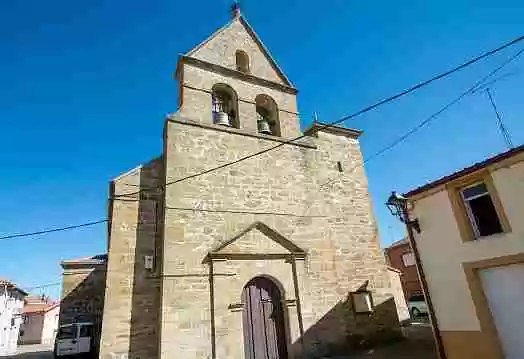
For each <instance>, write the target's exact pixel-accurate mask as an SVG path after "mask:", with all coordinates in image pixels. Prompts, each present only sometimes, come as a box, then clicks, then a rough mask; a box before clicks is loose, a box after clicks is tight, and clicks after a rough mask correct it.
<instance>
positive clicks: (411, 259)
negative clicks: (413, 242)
mask: <svg viewBox="0 0 524 359" xmlns="http://www.w3.org/2000/svg"><path fill="white" fill-rule="evenodd" d="M402 263H404V267H411V266H414V265H415V255H414V254H413V252H406V253H404V254H402Z"/></svg>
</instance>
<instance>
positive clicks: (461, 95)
mask: <svg viewBox="0 0 524 359" xmlns="http://www.w3.org/2000/svg"><path fill="white" fill-rule="evenodd" d="M523 52H524V48H523V49H521V50H519V51H518V52H517V53H516V54H514V55H513V56H511V57H510V58H509V59H507V60H506V61H504V62H503V63H502V64H501V65H499V66H497V67H496V68H495V69H494V70H493V71H491V72H489V73H488V74H487V75H486V76H484V77H482V78H481V79H480V80H478V81H477V82H475V83H474V84H473V86H471V87H470V88H468V89H467V90H466V91H464V92H462V93H461V94H460V95H459V96H458V97H456V98H455V99H453V100H452V101H450V102H448V103H447V104H446V105H444V107H442V108H441V109H440V110H438V111H437V112H435V113H433V114H432V115H431V116H429V117H428V118H426V119H425V120H424V121H422V122H420V123H419V124H417V125H416V126H415V127H414V128H412V129H411V130H409V131H407V132H406V133H404V134H403V135H402V136H400V137H399V138H397V139H396V140H395V141H393V142H392V143H390V144H389V145H387V146H386V147H384V148H382V149H381V150H379V151H377V152H375V153H374V154H373V155H371V156H370V157H369V158H368V159H367V161H368V162H369V161H371V160H372V159H374V158H375V157H377V156H380V155H381V154H382V153H384V152H387V151H389V150H390V149H392V148H393V147H395V146H396V145H398V144H399V143H401V142H403V141H405V140H406V139H407V138H408V137H409V136H411V135H413V134H414V133H415V132H417V131H418V130H420V129H421V128H422V127H424V126H426V125H427V124H428V123H430V122H431V121H433V120H434V119H435V118H437V117H438V116H439V115H440V114H442V113H443V112H444V111H446V110H447V109H448V108H450V107H451V106H453V105H455V104H456V103H457V102H459V101H460V100H462V99H463V98H464V97H466V96H468V95H470V94H471V93H473V92H474V91H475V90H476V89H477V88H479V87H480V86H482V83H483V82H484V81H486V80H487V79H489V78H490V77H491V76H493V75H494V74H496V73H497V72H499V71H500V70H502V69H503V68H504V67H506V65H508V64H509V63H510V62H512V61H513V60H515V59H516V58H517V57H519V56H520V55H521V54H522V53H523Z"/></svg>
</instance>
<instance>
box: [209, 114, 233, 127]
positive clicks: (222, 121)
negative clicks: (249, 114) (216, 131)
mask: <svg viewBox="0 0 524 359" xmlns="http://www.w3.org/2000/svg"><path fill="white" fill-rule="evenodd" d="M213 122H214V123H215V125H221V126H231V123H230V122H229V115H228V114H227V113H225V112H213Z"/></svg>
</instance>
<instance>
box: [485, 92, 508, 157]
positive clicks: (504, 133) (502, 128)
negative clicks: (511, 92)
mask: <svg viewBox="0 0 524 359" xmlns="http://www.w3.org/2000/svg"><path fill="white" fill-rule="evenodd" d="M486 93H487V94H488V97H489V101H490V102H491V106H492V107H493V111H495V114H496V115H497V122H498V124H499V128H500V133H502V137H504V141H505V142H506V145H507V146H508V147H509V149H512V148H513V142H512V141H511V136H510V135H509V132H508V130H507V129H506V126H504V122H503V121H502V117H501V115H500V113H499V111H498V109H497V105H495V100H493V96H492V95H491V91H490V90H489V87H488V88H486Z"/></svg>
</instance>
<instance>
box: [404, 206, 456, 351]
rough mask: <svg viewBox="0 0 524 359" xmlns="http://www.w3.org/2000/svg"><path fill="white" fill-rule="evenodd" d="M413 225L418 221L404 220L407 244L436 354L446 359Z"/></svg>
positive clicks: (415, 225) (407, 213)
mask: <svg viewBox="0 0 524 359" xmlns="http://www.w3.org/2000/svg"><path fill="white" fill-rule="evenodd" d="M405 215H406V217H407V218H408V219H409V212H408V210H406V214H405ZM414 227H418V222H414V221H411V220H408V221H407V222H406V229H407V232H408V238H409V244H410V246H411V250H412V251H413V254H414V255H415V264H416V267H417V272H418V277H419V278H420V286H421V287H422V293H424V299H425V300H426V304H427V306H428V314H429V322H430V325H431V329H432V332H433V339H434V340H435V344H436V348H437V356H438V357H439V358H440V359H447V358H446V352H445V350H444V344H443V342H442V335H441V333H440V329H439V327H438V322H437V316H436V315H435V307H434V306H433V301H432V300H431V296H430V294H429V287H428V282H427V280H426V275H425V274H424V268H422V261H421V260H420V254H419V251H418V247H417V242H416V241H415V234H414V232H413V230H414Z"/></svg>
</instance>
